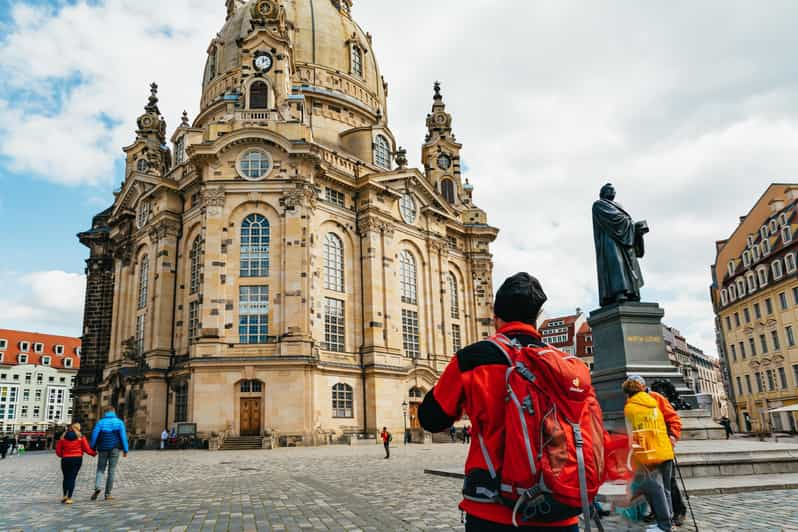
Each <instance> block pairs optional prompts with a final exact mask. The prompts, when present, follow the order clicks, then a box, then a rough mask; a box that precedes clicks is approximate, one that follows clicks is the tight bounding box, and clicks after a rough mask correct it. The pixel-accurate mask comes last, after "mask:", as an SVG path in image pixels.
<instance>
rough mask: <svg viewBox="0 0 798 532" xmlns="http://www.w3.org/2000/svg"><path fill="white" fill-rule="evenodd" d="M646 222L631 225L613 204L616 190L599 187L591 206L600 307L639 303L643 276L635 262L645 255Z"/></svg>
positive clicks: (628, 216) (623, 213)
mask: <svg viewBox="0 0 798 532" xmlns="http://www.w3.org/2000/svg"><path fill="white" fill-rule="evenodd" d="M646 233H648V224H647V223H646V222H645V221H641V222H637V223H635V222H633V221H632V217H631V216H630V215H629V213H627V212H626V210H625V209H624V208H623V207H621V206H620V205H619V204H618V203H616V202H615V187H613V186H612V185H611V184H610V183H607V184H606V185H604V186H603V187H601V193H600V195H599V200H598V201H596V202H595V203H593V239H594V241H595V243H596V266H597V267H598V285H599V303H600V304H601V306H602V307H606V306H607V305H612V304H613V303H622V302H624V301H640V287H642V286H643V273H642V272H641V271H640V264H639V263H638V261H637V259H638V258H642V257H643V254H644V253H645V247H644V244H643V235H645V234H646Z"/></svg>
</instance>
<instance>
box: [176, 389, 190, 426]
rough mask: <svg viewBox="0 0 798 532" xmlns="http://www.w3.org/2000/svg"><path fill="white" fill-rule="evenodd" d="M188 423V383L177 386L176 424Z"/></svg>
mask: <svg viewBox="0 0 798 532" xmlns="http://www.w3.org/2000/svg"><path fill="white" fill-rule="evenodd" d="M182 421H188V382H186V381H183V382H181V383H180V384H178V385H177V386H175V423H180V422H182Z"/></svg>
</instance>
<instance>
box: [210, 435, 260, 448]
mask: <svg viewBox="0 0 798 532" xmlns="http://www.w3.org/2000/svg"><path fill="white" fill-rule="evenodd" d="M262 448H263V438H261V437H260V436H230V437H228V438H225V440H224V442H223V443H222V446H221V447H220V449H221V450H222V451H250V450H256V449H262Z"/></svg>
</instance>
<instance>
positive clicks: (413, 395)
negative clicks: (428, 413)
mask: <svg viewBox="0 0 798 532" xmlns="http://www.w3.org/2000/svg"><path fill="white" fill-rule="evenodd" d="M408 396H409V397H410V401H411V402H413V401H421V400H422V399H424V390H422V389H421V388H419V387H418V386H413V387H412V388H410V392H409V393H408Z"/></svg>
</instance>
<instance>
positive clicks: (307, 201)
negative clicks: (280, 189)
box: [280, 183, 316, 209]
mask: <svg viewBox="0 0 798 532" xmlns="http://www.w3.org/2000/svg"><path fill="white" fill-rule="evenodd" d="M280 205H282V206H283V207H284V208H286V209H295V208H297V207H301V206H304V207H308V208H309V209H315V208H316V193H315V191H314V189H313V185H311V184H310V183H299V184H297V186H296V188H295V189H294V190H288V191H286V192H285V194H283V197H282V198H280Z"/></svg>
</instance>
